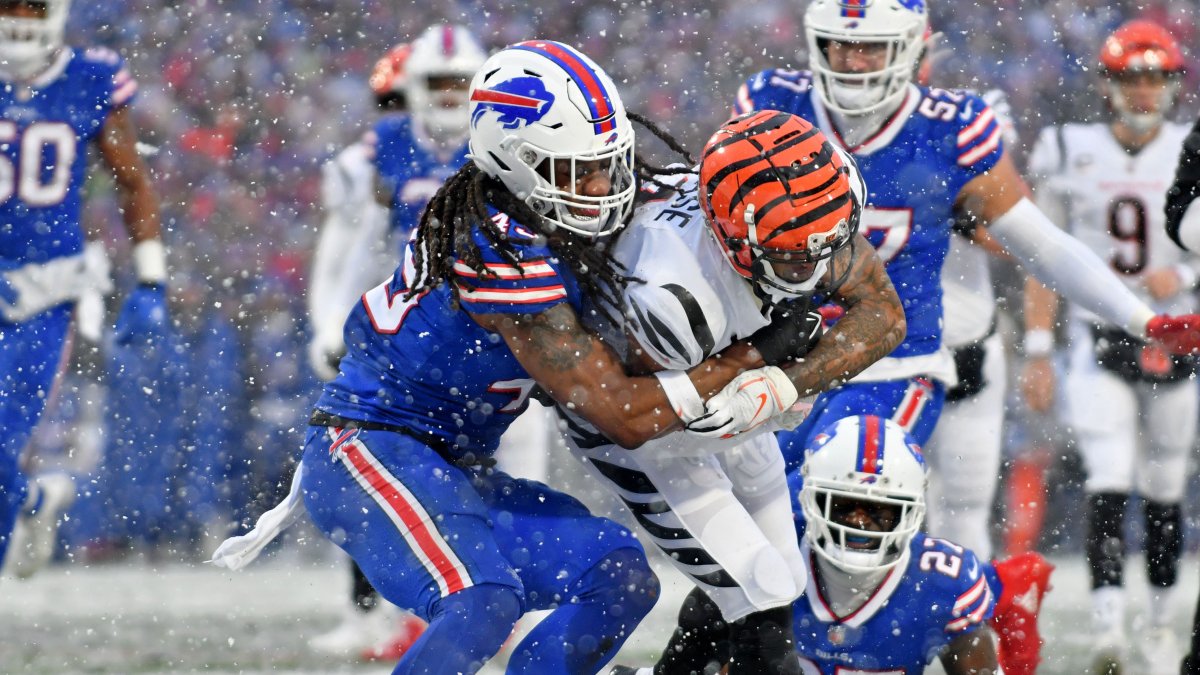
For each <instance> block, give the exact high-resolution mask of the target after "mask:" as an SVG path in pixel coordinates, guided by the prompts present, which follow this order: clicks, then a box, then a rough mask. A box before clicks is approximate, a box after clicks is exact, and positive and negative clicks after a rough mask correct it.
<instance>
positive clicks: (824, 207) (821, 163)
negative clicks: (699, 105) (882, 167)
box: [700, 110, 863, 294]
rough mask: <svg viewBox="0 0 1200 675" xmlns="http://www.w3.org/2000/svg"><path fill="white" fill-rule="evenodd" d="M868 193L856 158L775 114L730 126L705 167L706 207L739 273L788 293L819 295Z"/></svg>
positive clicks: (710, 148) (718, 136)
mask: <svg viewBox="0 0 1200 675" xmlns="http://www.w3.org/2000/svg"><path fill="white" fill-rule="evenodd" d="M862 194H863V188H862V179H861V177H860V176H859V175H858V170H857V167H856V166H855V165H854V160H852V159H850V157H849V155H847V154H845V153H843V152H841V151H840V150H838V149H836V148H835V147H834V146H833V145H832V144H831V143H830V142H829V140H828V139H826V138H825V135H824V134H822V133H821V131H820V130H819V129H817V128H816V127H814V126H813V125H811V124H809V123H808V122H806V121H805V120H803V119H801V118H799V117H796V116H795V115H789V114H787V113H782V112H778V111H775V110H761V111H758V112H752V113H747V114H745V115H742V116H740V117H736V118H734V119H732V120H730V121H728V122H726V123H725V125H724V126H722V127H721V128H720V129H718V130H717V132H716V133H715V134H713V136H712V138H710V139H708V143H707V144H706V145H705V146H704V155H703V157H702V159H701V161H700V206H701V208H702V209H703V210H704V215H705V217H706V220H707V221H708V224H709V226H710V227H711V228H712V231H713V233H714V234H715V235H716V237H717V241H718V242H720V244H721V246H722V247H724V249H725V253H726V257H727V258H728V259H729V261H730V262H731V263H732V264H733V267H734V269H736V270H737V271H738V273H740V274H741V275H742V276H744V277H746V278H748V279H751V280H753V281H754V282H755V283H757V284H759V286H761V287H764V288H765V289H770V288H774V289H777V290H781V291H784V292H785V293H789V294H803V293H811V292H812V291H813V290H815V288H816V286H817V284H818V283H819V282H820V280H821V279H822V278H823V277H824V276H825V271H826V270H827V269H828V265H829V260H830V258H832V257H833V255H834V253H836V252H837V251H838V250H840V249H841V248H842V247H844V246H846V245H847V244H849V243H850V241H851V240H852V239H853V237H854V234H855V233H856V232H857V231H858V220H859V216H860V215H861V213H862Z"/></svg>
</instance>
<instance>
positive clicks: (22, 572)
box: [3, 473, 75, 579]
mask: <svg viewBox="0 0 1200 675" xmlns="http://www.w3.org/2000/svg"><path fill="white" fill-rule="evenodd" d="M34 482H35V483H36V489H37V490H38V491H39V495H38V496H37V503H36V504H35V505H34V510H33V511H31V512H27V513H24V514H22V515H21V516H20V517H18V518H17V523H16V527H15V528H14V529H13V533H12V539H11V541H10V542H9V546H8V555H7V556H6V557H5V560H4V570H3V571H4V574H5V575H6V576H14V577H17V578H19V579H26V578H28V577H30V576H32V575H33V574H34V573H35V572H37V571H38V570H40V569H41V568H42V567H45V565H46V563H47V562H49V561H50V558H51V557H53V556H54V545H55V543H56V542H57V541H58V525H59V523H60V522H62V514H63V512H64V511H66V510H67V509H68V508H70V506H71V504H73V503H74V502H75V481H74V480H72V479H71V477H70V476H68V475H66V474H64V473H52V474H44V475H41V476H38V477H37V478H35V479H34Z"/></svg>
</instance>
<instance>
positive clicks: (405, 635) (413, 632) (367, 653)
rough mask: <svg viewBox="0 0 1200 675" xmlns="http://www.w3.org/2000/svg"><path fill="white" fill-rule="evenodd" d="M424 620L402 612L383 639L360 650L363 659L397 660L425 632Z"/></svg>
mask: <svg viewBox="0 0 1200 675" xmlns="http://www.w3.org/2000/svg"><path fill="white" fill-rule="evenodd" d="M425 625H426V624H425V622H424V621H422V620H420V619H418V618H417V617H415V616H413V615H412V614H404V615H402V616H400V617H399V619H398V620H397V621H396V622H395V629H394V630H393V631H392V634H391V635H389V636H388V637H387V638H386V639H385V640H383V641H381V642H379V643H376V644H374V645H372V646H370V647H367V648H366V649H364V650H363V652H362V659H363V660H364V661H399V660H400V657H401V656H404V653H405V652H407V651H408V650H409V649H411V648H412V646H413V643H415V642H416V641H417V639H418V638H420V637H421V634H422V633H424V632H425Z"/></svg>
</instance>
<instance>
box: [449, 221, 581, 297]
mask: <svg viewBox="0 0 1200 675" xmlns="http://www.w3.org/2000/svg"><path fill="white" fill-rule="evenodd" d="M492 222H493V223H495V224H496V226H497V227H499V228H500V230H501V231H506V232H508V241H509V243H510V244H513V245H514V246H513V247H514V249H515V250H516V254H517V259H516V260H515V261H514V260H510V259H509V258H507V257H506V256H504V255H502V254H501V253H500V251H498V250H497V249H496V246H495V244H493V243H492V242H491V240H490V239H488V238H487V236H486V235H484V234H483V232H481V231H479V230H478V229H477V230H476V231H475V232H474V235H473V236H474V242H475V245H476V246H478V247H479V251H480V254H481V258H482V263H483V265H482V269H477V266H472V265H471V264H469V263H467V261H465V260H463V259H462V257H461V256H456V258H455V261H454V285H455V287H456V288H457V290H458V298H459V301H460V302H461V303H462V307H463V309H465V310H466V311H468V312H471V313H473V314H538V313H540V312H544V311H546V310H548V309H550V308H551V307H554V306H555V305H557V304H559V303H562V302H566V301H568V300H569V299H570V297H571V295H572V294H571V293H570V292H569V291H570V289H571V288H573V279H571V278H569V277H567V276H564V273H563V272H562V269H563V268H562V267H561V266H560V263H559V261H558V260H557V258H556V257H555V256H554V254H553V252H552V251H551V250H550V249H549V248H548V247H547V246H546V245H545V244H539V243H537V241H536V240H535V237H534V236H533V234H532V233H531V232H528V231H527V230H525V229H524V228H522V227H521V226H520V225H517V224H516V223H514V222H512V221H511V220H510V218H509V217H508V216H507V215H505V214H503V213H496V214H495V215H494V216H493V218H492ZM567 274H569V273H567Z"/></svg>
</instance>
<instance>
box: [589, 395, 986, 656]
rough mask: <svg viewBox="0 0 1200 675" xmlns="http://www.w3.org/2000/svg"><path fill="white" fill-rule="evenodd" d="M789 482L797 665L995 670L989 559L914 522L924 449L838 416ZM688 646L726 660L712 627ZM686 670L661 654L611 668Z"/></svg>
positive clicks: (900, 435) (871, 419)
mask: <svg viewBox="0 0 1200 675" xmlns="http://www.w3.org/2000/svg"><path fill="white" fill-rule="evenodd" d="M788 483H789V489H790V492H791V494H792V495H793V497H794V498H795V502H796V503H795V504H794V506H793V508H794V510H795V513H796V514H797V515H796V520H795V527H796V532H797V536H798V537H799V538H800V539H801V540H802V545H801V555H802V556H803V557H804V559H805V561H806V562H807V563H808V565H807V568H808V574H809V578H808V581H807V583H806V585H805V588H804V593H803V594H802V595H801V596H800V598H799V599H797V600H796V602H795V604H794V605H793V612H794V618H793V624H792V625H793V630H794V632H795V638H796V648H797V649H798V650H799V654H800V661H801V664H802V667H801V672H803V673H805V674H807V675H818V674H824V675H836V674H837V673H847V672H864V673H865V672H872V673H874V672H886V673H897V674H900V675H902V674H904V673H910V674H915V673H923V672H925V668H926V665H927V664H928V663H930V662H931V661H932V660H933V659H934V658H938V659H940V661H941V663H942V666H943V668H944V669H945V671H946V672H947V673H948V674H949V675H958V674H963V675H965V674H967V673H971V674H978V673H999V672H1001V671H1000V669H999V666H998V662H997V656H996V651H995V647H994V638H993V636H992V635H991V629H990V628H989V627H988V623H987V621H988V619H989V618H990V617H991V616H992V612H993V609H994V607H995V605H996V602H997V597H996V595H995V593H996V591H994V590H993V589H995V588H998V587H999V586H1000V582H999V580H998V578H997V576H996V570H995V569H993V568H992V567H991V566H989V565H987V564H986V563H983V562H981V561H980V560H979V559H978V558H977V557H976V556H975V554H974V553H973V552H972V551H971V550H970V549H967V548H964V547H962V546H958V545H957V544H953V543H951V542H949V541H946V540H943V539H935V538H933V537H928V536H926V535H925V534H923V533H922V532H921V531H920V530H921V522H922V519H923V516H924V513H925V489H926V484H927V471H926V466H925V460H924V457H923V456H922V454H921V449H920V447H919V446H918V445H917V444H916V442H915V441H914V440H913V438H912V437H911V436H910V435H909V434H908V433H906V432H905V431H904V429H903V428H901V427H900V425H899V424H897V423H896V422H894V421H892V420H889V419H886V418H880V417H875V416H858V417H848V418H845V419H843V420H839V421H837V422H836V423H834V424H833V425H832V426H830V427H827V428H825V429H823V430H822V432H821V433H819V434H817V435H816V436H815V437H814V439H813V441H812V447H811V448H809V449H808V450H806V452H805V460H804V463H803V465H802V467H801V469H800V471H798V472H793V473H792V474H790V475H789V479H788ZM697 601H698V602H699V600H697ZM694 628H695V629H696V630H698V631H701V632H702V631H704V630H705V628H704V627H703V626H695V627H694ZM693 646H694V647H696V648H697V649H698V650H699V651H706V652H709V653H710V654H712V655H714V656H715V657H716V659H717V661H719V662H720V661H725V660H727V659H728V654H729V645H728V644H727V643H723V642H721V641H720V636H719V635H718V636H717V638H716V639H711V638H708V639H706V641H705V645H704V646H701V645H700V644H694V645H693ZM684 672H687V671H685V670H679V669H673V668H669V667H663V664H662V663H660V664H659V665H658V666H656V667H655V668H653V669H651V668H643V669H634V668H626V667H617V668H616V669H615V670H614V671H613V675H651V674H652V673H653V674H657V675H664V674H669V673H684ZM694 672H701V671H700V670H696V671H694ZM703 672H709V671H703Z"/></svg>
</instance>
